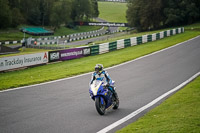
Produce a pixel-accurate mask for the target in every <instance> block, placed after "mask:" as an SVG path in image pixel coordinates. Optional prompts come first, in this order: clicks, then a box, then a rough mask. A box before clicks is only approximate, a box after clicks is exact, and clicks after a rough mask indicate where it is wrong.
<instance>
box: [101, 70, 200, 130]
mask: <svg viewBox="0 0 200 133" xmlns="http://www.w3.org/2000/svg"><path fill="white" fill-rule="evenodd" d="M199 75H200V72H198V73H196V74H195V75H194V76H192V77H191V78H189V79H188V80H186V81H185V82H183V83H182V84H180V85H179V86H177V87H176V88H174V89H172V90H170V91H168V92H166V93H164V94H163V95H161V96H159V97H158V98H156V99H155V100H153V101H152V102H150V103H148V104H147V105H145V106H143V107H141V108H139V109H138V110H136V111H134V112H132V113H131V114H129V115H127V116H126V117H124V118H122V119H120V120H118V121H116V122H115V123H113V124H111V125H109V126H107V127H105V128H104V129H102V130H100V131H99V132H97V133H106V132H108V131H110V130H112V129H114V128H115V127H117V126H119V125H120V124H122V123H124V122H126V121H128V120H130V119H131V118H133V117H135V116H136V115H138V114H139V113H141V112H142V111H144V110H146V109H148V108H150V107H151V106H153V105H154V104H156V103H157V102H159V101H160V100H162V99H163V98H166V97H167V96H169V95H170V94H172V93H174V92H176V91H178V90H179V89H181V88H182V87H184V86H185V85H187V84H188V83H189V82H191V81H192V80H194V79H195V78H196V77H198V76H199Z"/></svg>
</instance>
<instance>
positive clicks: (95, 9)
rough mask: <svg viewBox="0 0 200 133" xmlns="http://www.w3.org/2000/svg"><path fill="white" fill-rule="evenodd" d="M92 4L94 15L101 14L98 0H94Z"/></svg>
mask: <svg viewBox="0 0 200 133" xmlns="http://www.w3.org/2000/svg"><path fill="white" fill-rule="evenodd" d="M92 4H93V17H98V16H99V8H98V2H97V0H92Z"/></svg>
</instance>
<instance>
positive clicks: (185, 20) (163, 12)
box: [126, 0, 200, 31]
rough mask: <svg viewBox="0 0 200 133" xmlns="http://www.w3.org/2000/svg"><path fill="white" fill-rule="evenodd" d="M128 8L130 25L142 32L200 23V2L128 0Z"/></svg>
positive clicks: (193, 0)
mask: <svg viewBox="0 0 200 133" xmlns="http://www.w3.org/2000/svg"><path fill="white" fill-rule="evenodd" d="M127 6H128V10H127V12H126V14H127V16H126V18H127V21H128V23H129V24H130V25H131V26H132V27H137V29H138V30H140V31H144V30H150V29H159V28H163V27H170V26H179V25H185V24H191V23H194V22H197V21H200V1H199V0H148V1H147V0H128V5H127Z"/></svg>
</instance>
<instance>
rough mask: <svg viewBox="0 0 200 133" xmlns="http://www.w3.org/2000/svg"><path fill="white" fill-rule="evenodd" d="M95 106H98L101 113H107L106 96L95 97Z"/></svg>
mask: <svg viewBox="0 0 200 133" xmlns="http://www.w3.org/2000/svg"><path fill="white" fill-rule="evenodd" d="M95 106H96V109H97V112H98V113H99V114H100V115H104V114H105V110H106V102H105V100H104V98H102V97H97V98H95Z"/></svg>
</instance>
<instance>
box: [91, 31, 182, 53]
mask: <svg viewBox="0 0 200 133" xmlns="http://www.w3.org/2000/svg"><path fill="white" fill-rule="evenodd" d="M183 32H184V28H177V29H172V30H167V31H161V32H159V33H154V34H151V35H143V36H140V37H131V38H129V39H121V40H117V41H115V42H110V43H103V44H99V45H94V46H90V48H91V55H97V54H103V53H106V52H110V51H113V50H117V49H122V48H126V47H130V46H134V45H140V44H143V43H147V42H152V41H156V40H159V39H162V38H165V37H168V36H172V35H175V34H179V33H183Z"/></svg>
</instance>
